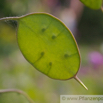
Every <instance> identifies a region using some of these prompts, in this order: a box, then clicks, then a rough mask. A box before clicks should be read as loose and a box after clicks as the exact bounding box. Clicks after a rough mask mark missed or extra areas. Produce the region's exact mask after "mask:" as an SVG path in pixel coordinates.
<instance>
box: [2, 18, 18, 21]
mask: <svg viewBox="0 0 103 103" xmlns="http://www.w3.org/2000/svg"><path fill="white" fill-rule="evenodd" d="M19 18H20V17H4V18H0V21H5V20H17V19H19Z"/></svg>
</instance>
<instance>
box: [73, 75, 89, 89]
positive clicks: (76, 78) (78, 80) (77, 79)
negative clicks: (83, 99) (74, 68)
mask: <svg viewBox="0 0 103 103" xmlns="http://www.w3.org/2000/svg"><path fill="white" fill-rule="evenodd" d="M74 79H75V80H76V81H77V82H79V83H80V84H81V85H82V86H83V87H84V88H85V89H86V90H88V88H87V87H86V86H85V85H84V83H83V82H82V81H81V80H80V79H79V78H78V77H77V76H75V77H74Z"/></svg>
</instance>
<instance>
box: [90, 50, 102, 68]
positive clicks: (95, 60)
mask: <svg viewBox="0 0 103 103" xmlns="http://www.w3.org/2000/svg"><path fill="white" fill-rule="evenodd" d="M89 61H90V63H92V64H93V65H95V66H98V65H102V64H103V55H102V54H101V53H99V52H96V51H95V52H91V53H90V54H89Z"/></svg>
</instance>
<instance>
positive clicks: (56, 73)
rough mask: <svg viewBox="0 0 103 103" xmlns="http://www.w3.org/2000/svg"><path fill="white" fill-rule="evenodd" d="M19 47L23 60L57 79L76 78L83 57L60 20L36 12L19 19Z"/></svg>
mask: <svg viewBox="0 0 103 103" xmlns="http://www.w3.org/2000/svg"><path fill="white" fill-rule="evenodd" d="M17 39H18V44H19V47H20V50H21V52H22V53H23V55H24V57H25V58H26V59H27V60H28V61H29V62H30V63H31V64H32V65H33V66H34V67H35V68H36V69H37V70H39V71H41V72H42V73H44V74H45V75H47V76H49V77H51V78H54V79H61V80H62V79H69V78H72V77H74V76H75V74H76V73H77V71H78V69H79V66H80V55H79V51H78V47H77V44H76V42H75V40H74V37H73V35H72V34H71V32H70V31H69V30H68V29H67V27H66V26H65V25H64V24H63V23H62V22H61V21H60V20H58V19H57V18H55V17H53V16H51V15H49V14H44V13H36V14H31V15H28V16H24V17H22V18H20V19H19V27H18V34H17Z"/></svg>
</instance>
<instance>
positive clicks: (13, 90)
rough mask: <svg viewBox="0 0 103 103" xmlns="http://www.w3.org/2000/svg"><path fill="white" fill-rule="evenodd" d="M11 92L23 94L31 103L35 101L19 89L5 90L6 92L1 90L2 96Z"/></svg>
mask: <svg viewBox="0 0 103 103" xmlns="http://www.w3.org/2000/svg"><path fill="white" fill-rule="evenodd" d="M10 92H16V93H19V94H22V95H24V97H25V98H26V99H27V100H28V101H29V103H34V102H33V100H32V99H31V98H30V97H29V96H28V95H27V94H26V93H25V92H23V91H21V90H17V89H4V90H0V94H1V93H10Z"/></svg>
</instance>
